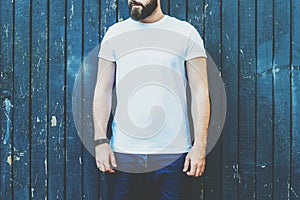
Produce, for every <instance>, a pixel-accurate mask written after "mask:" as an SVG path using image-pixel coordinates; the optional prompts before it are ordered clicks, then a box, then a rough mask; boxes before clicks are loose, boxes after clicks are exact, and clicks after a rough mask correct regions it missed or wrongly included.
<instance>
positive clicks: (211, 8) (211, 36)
mask: <svg viewBox="0 0 300 200" xmlns="http://www.w3.org/2000/svg"><path fill="white" fill-rule="evenodd" d="M220 11H221V7H220V2H218V1H214V0H206V1H205V6H204V13H203V14H204V16H205V21H204V26H205V31H204V37H203V38H204V40H205V48H206V51H207V53H208V54H209V55H210V56H211V58H212V59H213V61H214V63H215V64H216V66H217V67H218V69H219V70H220V71H221V50H220V48H221V13H220ZM207 63H209V62H207ZM207 67H208V68H211V67H212V66H209V65H208V66H207ZM211 109H212V110H213V109H214V108H213V107H212V108H211ZM208 134H214V133H208ZM221 148H222V146H221V140H219V141H218V142H217V144H216V145H215V147H214V148H213V150H212V151H211V152H210V153H209V154H208V156H207V164H206V172H205V183H204V197H205V199H216V200H218V199H221V195H222V188H221V183H222V182H221V181H220V177H222V170H221V169H222V168H221V166H222V159H221V150H222V149H221Z"/></svg>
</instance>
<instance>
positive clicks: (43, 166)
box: [30, 0, 48, 200]
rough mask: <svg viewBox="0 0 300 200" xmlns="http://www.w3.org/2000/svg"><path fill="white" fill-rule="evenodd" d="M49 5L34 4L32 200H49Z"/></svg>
mask: <svg viewBox="0 0 300 200" xmlns="http://www.w3.org/2000/svg"><path fill="white" fill-rule="evenodd" d="M47 13H48V5H47V1H42V0H40V1H33V2H32V17H31V20H32V26H31V51H32V52H31V99H30V102H31V120H32V121H31V126H32V132H31V138H32V139H31V152H30V154H31V165H30V166H31V167H30V172H31V177H30V178H31V198H32V199H36V200H40V199H45V198H47V184H48V183H47V127H48V124H47V122H48V116H47V84H48V78H47V49H48V46H47V27H48V24H47V16H48V15H47Z"/></svg>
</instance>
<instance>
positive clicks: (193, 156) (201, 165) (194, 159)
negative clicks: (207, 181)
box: [183, 146, 205, 177]
mask: <svg viewBox="0 0 300 200" xmlns="http://www.w3.org/2000/svg"><path fill="white" fill-rule="evenodd" d="M188 170H189V171H188ZM204 170H205V153H204V154H203V152H202V151H201V149H200V148H198V147H196V146H193V147H192V148H191V150H190V152H189V153H188V154H187V155H186V157H185V162H184V167H183V172H185V173H186V174H187V175H188V176H194V177H199V176H202V174H203V173H204Z"/></svg>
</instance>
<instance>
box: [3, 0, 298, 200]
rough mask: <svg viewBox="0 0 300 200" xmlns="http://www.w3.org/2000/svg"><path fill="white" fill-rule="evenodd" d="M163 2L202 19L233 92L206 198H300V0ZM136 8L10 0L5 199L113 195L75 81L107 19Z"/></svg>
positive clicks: (202, 182)
mask: <svg viewBox="0 0 300 200" xmlns="http://www.w3.org/2000/svg"><path fill="white" fill-rule="evenodd" d="M161 1H162V5H163V10H164V11H165V13H168V14H170V15H172V16H176V17H178V18H180V19H183V20H187V21H189V22H190V23H192V24H193V25H194V26H195V27H196V28H197V29H198V31H199V32H200V34H201V35H202V37H203V39H204V40H205V45H206V49H207V51H208V52H209V54H210V55H211V56H212V57H213V59H214V61H215V63H216V64H217V66H218V67H219V69H220V71H221V73H222V77H223V80H224V83H225V88H226V92H227V100H228V112H227V118H226V123H225V127H224V130H223V133H222V137H221V139H220V140H219V142H218V143H217V145H216V147H215V148H214V150H213V151H212V152H211V153H210V154H209V155H208V158H207V169H206V173H205V175H204V177H202V178H199V179H198V180H196V181H195V186H194V193H195V200H196V199H197V200H198V199H205V200H219V199H222V200H235V199H241V200H246V199H275V200H276V199H282V200H287V199H291V200H295V199H300V20H299V19H300V12H299V11H300V1H299V0H274V1H272V0H222V1H221V0H220V1H217V0H161ZM127 17H128V11H127V2H126V1H125V0H124V1H121V0H115V1H111V0H102V1H97V0H77V1H75V0H65V1H62V0H27V1H26V0H12V1H10V0H1V1H0V36H1V37H0V80H1V82H0V86H1V113H0V120H1V121H0V125H1V130H0V142H1V143H0V199H3V200H9V199H17V200H19V199H37V200H40V199H72V200H74V199H91V200H94V199H100V196H102V199H105V198H104V197H105V180H104V179H103V176H102V175H100V174H99V173H98V171H97V169H96V166H95V163H94V159H93V157H92V156H91V155H90V154H89V152H88V151H87V150H86V149H85V148H84V147H83V145H82V143H81V141H80V139H79V137H78V135H77V130H76V128H75V125H74V121H73V115H72V89H73V85H74V81H75V76H76V74H77V73H78V70H79V69H80V66H81V63H82V61H83V60H84V58H85V57H86V56H87V55H88V54H89V53H90V52H91V50H92V49H93V48H94V47H96V46H97V45H98V44H99V42H100V41H101V38H102V37H103V35H104V33H105V30H106V28H107V27H109V26H110V25H112V24H113V23H115V22H116V21H118V20H120V19H125V18H127ZM141 199H142V198H141Z"/></svg>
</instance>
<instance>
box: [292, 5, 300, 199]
mask: <svg viewBox="0 0 300 200" xmlns="http://www.w3.org/2000/svg"><path fill="white" fill-rule="evenodd" d="M299 9H300V1H297V0H293V1H292V34H293V36H292V38H293V41H292V60H293V71H292V163H291V169H292V171H291V199H292V200H296V199H299V198H300V134H299V133H300V131H299V130H300V113H299V110H300V92H299V91H300V37H299V35H300V21H299V18H300V13H299Z"/></svg>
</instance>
